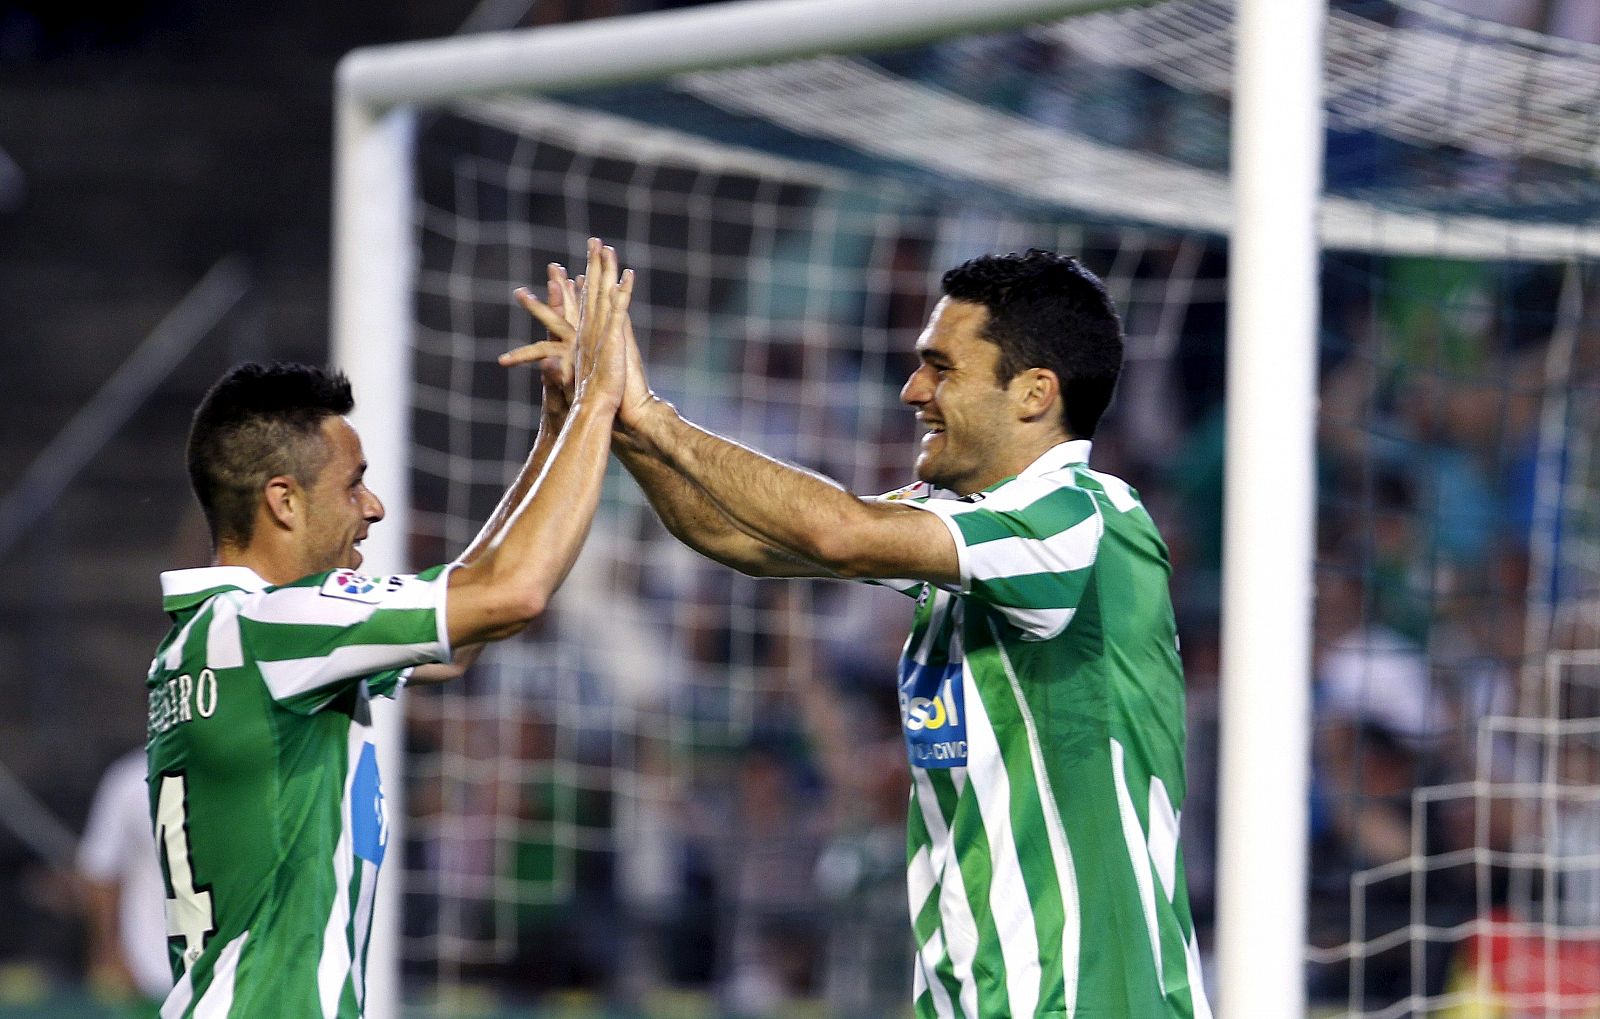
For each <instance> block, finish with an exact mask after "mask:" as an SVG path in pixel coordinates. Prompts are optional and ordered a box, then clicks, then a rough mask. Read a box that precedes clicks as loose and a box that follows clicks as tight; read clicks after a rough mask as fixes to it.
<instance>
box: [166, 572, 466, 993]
mask: <svg viewBox="0 0 1600 1019" xmlns="http://www.w3.org/2000/svg"><path fill="white" fill-rule="evenodd" d="M161 583H162V591H163V595H164V598H163V602H162V607H163V608H164V609H165V610H166V612H167V613H168V615H170V616H171V618H172V622H173V626H172V630H171V631H170V632H169V633H168V635H167V637H166V639H165V640H164V641H162V643H161V646H160V648H159V649H158V650H157V652H156V656H155V660H154V661H153V662H151V663H150V672H149V678H148V679H147V680H146V684H145V685H146V689H147V692H148V695H149V701H150V712H149V720H148V733H147V737H148V738H147V743H146V753H147V756H148V760H149V784H150V809H151V816H152V817H153V819H154V822H155V836H156V848H157V851H158V855H159V857H160V860H161V868H162V873H163V876H164V877H165V879H166V886H167V888H166V891H167V937H168V945H169V952H168V954H169V958H170V960H171V963H172V972H173V977H174V979H175V980H176V981H177V984H176V986H175V987H174V988H173V990H172V993H171V994H170V995H169V996H168V998H167V1000H166V1002H165V1004H164V1005H163V1006H162V1008H161V1015H162V1017H163V1019H177V1017H180V1016H206V1017H217V1019H255V1017H261V1019H268V1017H272V1019H277V1017H282V1016H297V1017H310V1016H321V1017H325V1019H333V1017H340V1019H347V1017H355V1016H360V1015H361V1014H362V1009H363V1005H364V1000H363V999H364V995H365V980H364V968H365V962H366V959H365V953H366V947H367V936H368V932H369V931H370V929H371V922H372V902H373V893H374V888H375V885H376V880H377V875H378V868H379V866H380V865H381V864H382V863H383V856H384V848H385V844H386V842H387V837H388V831H387V825H386V820H385V815H384V808H383V791H382V785H381V784H380V781H379V776H378V763H377V756H376V753H375V751H374V748H373V744H372V742H371V732H372V730H371V727H370V717H369V713H368V699H369V697H371V696H373V695H392V694H393V693H394V690H395V688H396V686H397V685H398V684H399V682H400V680H401V677H402V675H403V671H404V670H405V669H406V668H407V667H409V666H412V665H416V664H419V663H422V662H435V661H448V660H449V655H450V649H449V641H448V636H447V633H446V630H445V613H444V599H445V588H446V584H447V576H446V568H445V567H443V566H440V567H436V568H434V569H431V570H427V571H424V572H423V573H419V574H416V575H414V576H391V577H365V576H363V575H361V574H359V573H356V572H354V571H352V570H334V571H332V572H329V573H321V574H316V575H313V576H310V577H306V578H304V579H302V580H298V581H296V582H294V583H292V584H286V585H284V586H281V587H274V586H271V585H269V584H267V583H266V582H265V581H263V580H262V579H261V578H260V577H259V576H257V575H256V574H255V573H254V572H252V571H251V570H248V569H245V568H243V567H238V566H221V567H211V568H208V569H198V570H181V571H176V572H172V573H165V574H162V577H161Z"/></svg>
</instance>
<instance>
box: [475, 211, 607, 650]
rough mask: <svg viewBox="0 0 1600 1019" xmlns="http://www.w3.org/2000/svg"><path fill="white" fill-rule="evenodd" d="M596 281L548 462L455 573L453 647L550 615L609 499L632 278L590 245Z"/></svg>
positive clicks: (591, 282)
mask: <svg viewBox="0 0 1600 1019" xmlns="http://www.w3.org/2000/svg"><path fill="white" fill-rule="evenodd" d="M586 282H587V285H586V287H585V288H584V293H583V294H582V306H581V311H580V314H579V319H578V325H577V327H576V329H575V331H574V340H573V345H572V365H573V378H574V383H573V398H572V405H571V408H570V410H569V412H568V413H567V415H566V420H565V423H564V424H563V425H562V427H561V429H560V432H559V436H558V437H557V439H556V440H555V443H554V445H553V447H552V449H551V451H550V454H549V459H548V461H547V462H546V463H545V464H544V465H543V469H542V470H540V471H539V473H538V476H537V478H536V479H535V480H534V481H533V482H532V484H531V485H530V486H529V487H528V489H527V491H526V493H525V495H524V496H523V497H522V498H521V500H520V502H518V503H517V504H515V505H511V506H508V507H507V508H506V509H507V512H506V514H505V517H504V523H503V526H501V527H500V529H499V530H498V532H497V533H495V534H493V535H491V536H490V537H489V538H488V539H487V541H486V543H485V546H486V547H484V548H482V549H481V550H478V551H476V553H475V556H474V558H472V559H471V561H469V562H465V563H464V564H463V565H462V566H460V567H459V568H457V569H456V570H455V571H454V572H452V573H451V575H450V596H449V600H448V616H449V620H448V627H449V633H450V641H451V644H452V645H453V646H454V645H460V644H473V643H479V642H482V641H485V640H500V639H503V638H505V637H508V636H510V635H512V634H514V633H516V632H517V631H518V630H520V629H521V628H522V627H523V626H525V625H526V624H527V623H528V621H529V620H531V619H533V618H534V617H535V616H537V615H539V613H541V612H542V611H544V607H545V605H546V603H547V602H548V601H549V598H550V596H551V594H553V593H554V592H555V589H556V588H557V587H558V586H560V584H561V581H562V580H563V579H565V577H566V575H567V572H568V571H569V570H570V569H571V568H572V563H573V562H574V560H576V559H577V555H578V551H579V549H580V548H582V546H583V541H584V538H585V537H586V536H587V535H588V533H589V526H590V524H591V522H592V521H593V519H594V513H595V509H596V508H597V507H598V505H599V501H600V489H601V484H602V482H603V481H604V478H605V466H606V459H607V456H608V453H609V451H610V442H611V427H612V421H613V419H614V417H615V415H616V410H617V407H618V405H619V404H620V402H621V398H622V388H623V383H624V376H625V372H626V367H627V347H626V343H625V342H624V340H623V336H622V333H623V326H624V323H625V322H626V321H627V311H628V302H629V299H630V298H631V296H632V293H633V272H632V271H631V270H629V271H627V272H624V273H622V274H621V275H620V278H619V275H618V270H617V257H616V252H615V251H613V250H612V249H610V248H608V247H602V246H601V245H600V243H599V242H598V241H596V240H592V239H591V241H590V243H589V254H588V273H587V280H586Z"/></svg>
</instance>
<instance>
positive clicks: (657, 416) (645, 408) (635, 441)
mask: <svg viewBox="0 0 1600 1019" xmlns="http://www.w3.org/2000/svg"><path fill="white" fill-rule="evenodd" d="M676 420H678V408H677V407H674V406H673V405H672V404H671V403H669V402H668V401H666V400H663V399H662V398H661V397H659V396H657V395H656V394H655V393H653V392H652V393H650V394H649V395H647V396H645V397H643V398H642V399H639V400H636V401H634V402H633V403H631V404H629V405H627V406H626V407H624V408H623V409H622V410H621V411H619V412H618V414H617V423H616V427H615V429H614V430H613V433H612V434H613V437H614V440H615V441H617V442H619V443H621V444H623V445H625V446H626V447H627V448H629V449H632V450H634V451H635V452H639V453H655V452H657V451H658V450H659V449H661V447H662V445H663V444H664V443H665V441H666V438H667V436H668V434H669V432H670V429H671V428H672V425H673V422H674V421H676Z"/></svg>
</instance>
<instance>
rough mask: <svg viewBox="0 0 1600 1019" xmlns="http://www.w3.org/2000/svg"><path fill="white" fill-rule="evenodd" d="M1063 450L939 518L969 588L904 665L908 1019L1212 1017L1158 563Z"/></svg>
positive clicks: (926, 599) (1132, 524)
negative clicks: (1195, 918) (1192, 895)
mask: <svg viewBox="0 0 1600 1019" xmlns="http://www.w3.org/2000/svg"><path fill="white" fill-rule="evenodd" d="M1088 455H1089V443H1088V442H1087V441H1083V440H1079V441H1073V442H1065V443H1062V444H1060V445H1057V446H1055V447H1054V448H1052V449H1050V450H1048V451H1047V452H1046V453H1045V454H1044V455H1043V456H1041V457H1040V458H1039V459H1038V460H1036V461H1035V462H1034V463H1033V464H1031V465H1030V466H1029V467H1028V468H1027V469H1026V470H1024V471H1023V472H1022V473H1021V474H1019V475H1017V476H1015V477H1012V478H1007V479H1005V480H1004V481H1001V482H999V483H998V484H996V485H993V486H991V487H990V488H988V489H986V490H984V491H983V492H980V493H975V494H973V495H969V496H967V497H965V498H956V496H955V495H954V493H949V492H943V491H939V490H936V489H933V488H932V487H931V486H929V485H926V484H921V485H914V486H912V487H910V488H907V489H902V490H900V491H898V492H895V493H892V494H890V495H888V496H885V497H884V498H886V499H893V500H900V501H905V502H907V503H909V504H911V505H915V506H918V507H920V508H922V509H925V510H928V511H930V512H933V513H936V514H937V515H938V516H939V517H940V519H941V520H943V521H944V523H945V524H946V526H948V527H949V529H950V534H951V536H952V537H953V538H954V539H955V543H956V549H957V551H958V555H959V561H960V570H961V585H960V588H959V590H946V589H943V588H941V587H938V586H936V585H932V584H925V583H921V582H912V581H885V582H883V583H886V584H888V585H889V586H891V587H895V588H896V589H898V590H901V591H904V592H905V593H907V594H910V595H912V596H914V597H915V598H916V601H917V604H916V610H915V615H914V621H913V624H912V629H911V635H910V637H909V638H908V639H907V641H906V646H905V651H904V653H903V655H902V657H901V660H900V675H899V680H900V709H901V718H902V721H903V723H904V727H905V738H906V745H907V750H908V753H909V754H910V759H911V765H912V769H911V772H912V791H911V802H910V808H909V811H908V814H909V817H908V833H907V834H908V837H907V883H908V887H909V891H910V907H911V920H912V926H913V928H914V932H915V937H916V944H917V953H916V959H915V970H914V973H913V982H914V997H915V1005H916V1014H917V1016H918V1019H957V1017H960V1019H1006V1017H1015V1019H1021V1017H1050V1019H1055V1017H1066V1016H1073V1017H1079V1019H1154V1017H1158V1016H1159V1017H1182V1019H1198V1017H1209V1015H1210V1009H1209V1007H1208V1005H1207V1003H1206V998H1205V991H1204V988H1203V985H1202V982H1201V977H1200V965H1199V955H1198V952H1197V949H1196V945H1195V940H1194V928H1193V923H1192V920H1191V918H1190V914H1189V902H1188V893H1187V891H1186V889H1185V884H1184V874H1183V858H1182V854H1181V853H1180V852H1179V848H1178V818H1179V813H1180V811H1181V810H1182V808H1183V797H1184V765H1183V754H1184V695H1183V673H1182V668H1181V666H1180V664H1179V660H1178V648H1177V634H1176V628H1175V626H1174V623H1173V614H1172V603H1171V599H1170V597H1169V595H1168V591H1167V580H1168V574H1169V572H1170V567H1169V564H1168V561H1167V550H1166V546H1165V544H1164V543H1163V542H1162V540H1161V536H1160V535H1159V534H1158V533H1157V531H1156V528H1155V525H1154V523H1153V522H1152V521H1151V519H1150V515H1149V514H1148V513H1147V512H1145V509H1144V507H1143V505H1142V504H1141V503H1140V501H1139V496H1138V494H1137V493H1136V492H1135V491H1134V490H1133V489H1131V488H1129V487H1128V485H1127V484H1125V483H1124V482H1122V481H1120V480H1118V479H1116V478H1114V477H1111V476H1109V475H1105V474H1100V473H1098V472H1096V471H1092V470H1090V469H1089V467H1088V463H1087V461H1088Z"/></svg>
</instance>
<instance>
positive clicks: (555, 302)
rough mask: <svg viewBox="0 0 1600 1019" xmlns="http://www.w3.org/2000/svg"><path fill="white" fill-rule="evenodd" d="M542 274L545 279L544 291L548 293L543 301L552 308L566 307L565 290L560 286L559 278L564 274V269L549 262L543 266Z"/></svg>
mask: <svg viewBox="0 0 1600 1019" xmlns="http://www.w3.org/2000/svg"><path fill="white" fill-rule="evenodd" d="M544 275H545V280H546V286H545V293H546V294H548V295H549V296H547V297H546V298H545V303H546V304H548V305H550V307H552V308H563V309H564V308H565V307H566V298H567V292H566V290H565V289H563V288H562V286H561V280H562V277H564V276H565V275H566V270H564V269H562V268H561V266H560V265H558V264H557V263H555V262H551V263H550V264H549V265H547V266H545V269H544Z"/></svg>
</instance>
